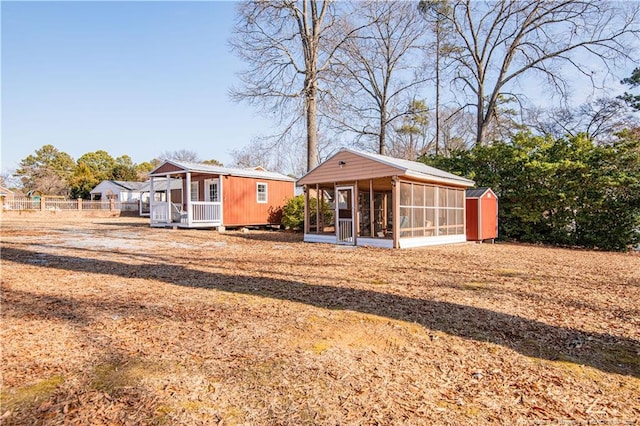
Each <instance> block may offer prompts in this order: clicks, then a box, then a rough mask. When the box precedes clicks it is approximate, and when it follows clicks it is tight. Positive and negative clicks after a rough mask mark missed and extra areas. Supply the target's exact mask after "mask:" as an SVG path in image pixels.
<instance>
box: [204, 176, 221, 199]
mask: <svg viewBox="0 0 640 426" xmlns="http://www.w3.org/2000/svg"><path fill="white" fill-rule="evenodd" d="M213 185H215V187H216V195H217V198H218V199H217V200H212V199H211V186H213ZM204 201H206V202H210V203H219V202H220V179H219V178H213V179H205V180H204Z"/></svg>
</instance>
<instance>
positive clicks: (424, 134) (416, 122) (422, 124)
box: [388, 99, 432, 161]
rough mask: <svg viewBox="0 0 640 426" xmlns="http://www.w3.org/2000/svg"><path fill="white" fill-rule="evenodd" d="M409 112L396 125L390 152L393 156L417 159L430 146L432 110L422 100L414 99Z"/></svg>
mask: <svg viewBox="0 0 640 426" xmlns="http://www.w3.org/2000/svg"><path fill="white" fill-rule="evenodd" d="M408 112H409V113H408V114H407V115H405V116H403V117H402V121H401V124H400V125H399V126H394V128H393V130H394V135H393V136H394V137H392V142H391V144H390V146H389V152H388V154H389V155H391V156H392V157H397V158H404V159H407V160H413V161H415V159H416V158H418V157H419V156H420V155H423V154H426V153H427V152H428V151H429V149H430V147H431V145H432V144H431V143H429V139H430V138H429V124H430V118H429V116H430V115H431V114H430V111H429V109H428V108H427V105H426V103H425V102H424V101H422V100H417V99H416V100H413V101H411V102H410V104H409V107H408Z"/></svg>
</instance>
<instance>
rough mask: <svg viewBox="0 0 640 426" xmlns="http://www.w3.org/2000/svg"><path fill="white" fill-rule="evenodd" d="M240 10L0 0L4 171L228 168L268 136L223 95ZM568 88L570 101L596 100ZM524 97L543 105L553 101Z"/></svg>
mask: <svg viewBox="0 0 640 426" xmlns="http://www.w3.org/2000/svg"><path fill="white" fill-rule="evenodd" d="M236 4H237V3H236V2H231V1H193V2H191V1H144V0H139V1H116V0H111V1H91V0H85V1H26V0H22V1H7V0H0V15H1V16H0V20H1V63H0V70H1V75H0V80H1V86H0V91H1V114H0V116H1V122H0V128H1V133H0V136H1V145H0V147H1V150H0V157H1V161H0V163H1V171H2V173H3V174H5V173H7V172H10V171H12V170H15V169H16V168H17V167H18V164H19V162H20V160H21V159H23V158H25V157H26V156H28V155H30V154H33V153H35V151H36V150H37V149H39V148H41V147H42V146H43V145H46V144H51V145H53V146H55V147H56V148H58V149H59V150H60V151H64V152H66V153H68V154H70V155H71V156H72V157H73V158H74V159H76V160H77V159H78V158H79V157H80V156H81V155H82V154H85V153H87V152H93V151H97V150H105V151H107V152H108V153H109V154H111V156H113V157H114V158H115V157H119V156H121V155H125V154H126V155H129V156H130V157H131V158H132V160H133V161H134V162H135V163H140V162H144V161H149V160H151V159H153V158H155V157H157V156H158V155H160V154H161V153H163V152H167V151H176V150H182V149H186V150H189V151H194V152H196V153H197V154H198V155H199V156H200V158H201V159H202V160H210V159H215V160H218V161H221V162H222V163H224V164H230V163H231V151H233V150H235V149H241V148H243V147H244V146H246V145H248V144H249V143H250V142H251V141H252V140H253V139H254V138H255V137H258V136H261V135H268V134H271V133H273V129H274V128H273V127H272V123H270V122H269V121H268V120H267V119H265V118H263V116H261V115H260V114H259V111H258V110H256V109H255V108H252V107H251V106H249V105H247V104H243V103H236V102H233V101H231V99H230V98H229V95H228V92H229V89H230V88H231V87H232V86H233V85H238V84H239V79H238V77H237V73H238V72H239V71H240V70H242V69H243V68H244V67H245V64H243V63H242V62H241V61H240V60H239V59H238V58H237V57H236V56H235V55H234V54H233V53H232V52H231V48H230V47H229V44H228V39H229V37H230V35H231V29H232V26H233V23H234V19H235V7H236ZM593 65H594V67H597V65H598V64H595V63H594V64H593ZM628 65H629V67H628V70H623V72H622V73H621V75H622V76H629V75H631V70H632V69H633V67H632V66H633V64H628ZM529 83H531V84H533V83H532V82H531V81H530V82H529ZM613 84H614V85H615V84H617V81H613ZM525 89H526V88H525ZM575 89H576V90H575V92H574V93H575V94H576V98H575V99H574V101H575V102H580V101H584V99H586V98H587V97H588V96H591V95H592V94H593V91H592V90H591V88H590V87H586V86H584V87H582V88H580V87H577V88H575ZM623 90H624V87H623V86H620V85H618V86H617V88H616V90H615V93H614V92H611V93H610V95H614V96H615V95H616V94H619V93H621V92H622V91H623ZM529 91H530V92H533V94H534V96H536V97H537V98H538V99H537V102H536V103H538V104H540V105H544V103H545V101H546V102H549V101H550V100H551V99H552V97H551V96H549V95H548V94H547V95H545V93H544V92H542V93H541V91H540V89H539V87H538V86H537V85H534V87H533V88H531V87H530V88H529ZM525 92H526V90H525ZM579 98H580V99H579ZM430 99H432V97H431V98H430Z"/></svg>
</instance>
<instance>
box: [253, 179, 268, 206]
mask: <svg viewBox="0 0 640 426" xmlns="http://www.w3.org/2000/svg"><path fill="white" fill-rule="evenodd" d="M260 185H264V200H260ZM256 202H257V203H258V204H267V203H268V202H269V185H267V183H266V182H257V183H256Z"/></svg>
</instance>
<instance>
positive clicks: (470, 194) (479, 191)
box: [465, 187, 497, 198]
mask: <svg viewBox="0 0 640 426" xmlns="http://www.w3.org/2000/svg"><path fill="white" fill-rule="evenodd" d="M489 191H491V193H492V194H493V195H494V196H496V193H495V192H493V190H492V189H491V188H488V187H480V188H474V189H467V190H466V191H465V196H466V197H467V198H480V197H482V196H483V195H484V194H486V193H487V192H489ZM496 198H497V197H496Z"/></svg>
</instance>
